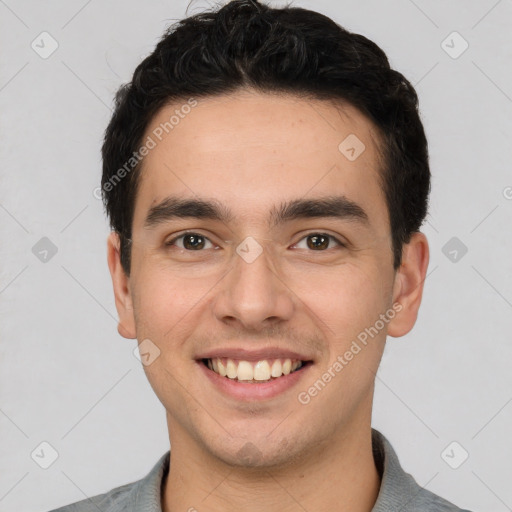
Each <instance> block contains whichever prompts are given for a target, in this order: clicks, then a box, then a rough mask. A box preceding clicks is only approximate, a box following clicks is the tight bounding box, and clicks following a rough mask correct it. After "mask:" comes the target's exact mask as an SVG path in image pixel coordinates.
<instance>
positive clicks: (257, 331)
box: [107, 90, 429, 512]
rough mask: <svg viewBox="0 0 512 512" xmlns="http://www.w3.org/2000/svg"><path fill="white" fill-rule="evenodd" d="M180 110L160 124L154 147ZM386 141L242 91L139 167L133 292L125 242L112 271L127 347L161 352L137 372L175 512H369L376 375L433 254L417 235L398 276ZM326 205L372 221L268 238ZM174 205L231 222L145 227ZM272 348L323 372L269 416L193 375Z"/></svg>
mask: <svg viewBox="0 0 512 512" xmlns="http://www.w3.org/2000/svg"><path fill="white" fill-rule="evenodd" d="M183 103H185V102H183ZM180 105H181V104H177V103H175V104H172V105H169V106H166V107H164V108H163V109H162V110H161V111H160V112H158V113H157V115H156V116H155V118H154V119H153V120H152V123H151V125H150V126H149V128H148V130H147V134H146V135H148V134H151V133H152V130H154V128H155V127H157V126H158V125H159V124H160V123H162V122H165V121H167V120H168V119H169V117H170V116H171V115H172V113H173V112H174V110H175V109H176V108H179V107H180ZM349 134H356V135H357V137H358V138H359V139H360V140H361V141H362V142H363V143H364V145H365V147H366V149H365V150H364V152H363V153H362V154H361V155H360V156H359V157H358V158H357V159H356V160H354V161H350V160H349V159H347V158H346V157H345V156H344V155H343V154H342V153H341V152H340V151H339V149H338V146H339V144H340V143H341V142H342V141H343V140H344V139H345V138H346V137H347V136H348V135H349ZM378 140H379V139H378V134H377V130H376V129H375V127H374V126H373V125H372V123H371V122H370V121H369V120H368V119H367V118H366V117H365V116H364V115H363V114H362V113H360V112H359V111H358V110H357V109H355V108H354V107H352V106H350V105H346V104H345V105H340V104H334V103H333V102H330V101H320V100H306V99H301V98H298V97H294V96H291V95H271V94H263V93H259V92H255V91H250V90H244V91H239V92H237V93H235V94H230V95H225V96H220V97H215V98H206V99H201V100H198V105H197V106H196V107H195V108H194V109H193V110H192V111H191V112H190V113H189V114H188V115H187V116H186V117H185V118H184V119H181V120H180V123H179V125H177V126H175V127H174V129H173V130H172V132H170V133H169V134H168V135H166V136H165V137H164V138H163V139H162V141H161V142H159V143H158V144H157V146H156V147H155V148H154V149H152V150H151V151H150V152H149V154H148V155H147V156H146V157H145V159H144V162H143V168H142V179H141V181H140V184H139V189H138V193H137V198H136V204H135V212H134V219H133V235H132V239H133V247H132V266H131V272H130V277H127V276H126V275H125V273H124V272H123V270H122V268H121V265H120V259H119V249H118V248H119V240H118V237H117V235H116V234H114V233H112V234H111V235H110V236H109V238H108V241H107V244H108V263H109V268H110V272H111V275H112V280H113V286H114V293H115V300H116V307H117V311H118V314H119V328H118V329H119V333H120V334H121V335H122V336H124V337H126V338H130V339H133V338H137V339H138V341H139V343H140V342H142V341H143V340H145V339H150V340H151V342H152V343H154V344H155V345H156V346H157V347H158V348H159V350H160V355H159V357H158V358H156V359H155V361H154V362H152V363H151V364H150V365H148V366H145V367H144V369H145V372H146V374H147V377H148V379H149V382H150V384H151V386H152V388H153V389H154V391H155V393H156V394H157V396H158V398H159V399H160V401H161V402H162V404H163V405H164V407H165V409H166V411H167V424H168V430H169V438H170V440H171V442H172V450H171V470H170V473H169V476H168V478H167V480H166V482H165V485H164V489H163V493H162V494H163V495H162V509H163V510H164V511H166V512H169V511H172V512H177V511H180V510H183V511H185V510H188V509H190V508H191V507H195V508H196V509H197V510H199V511H201V510H208V511H217V510H218V511H221V510H222V511H235V510H237V511H238V510H241V509H243V510H246V511H250V512H256V511H265V512H269V511H278V510H279V511H280V512H282V511H303V510H304V509H305V510H309V511H313V510H315V511H327V510H329V511H331V510H339V511H348V510H350V511H352V512H358V511H361V512H363V511H370V510H371V509H372V507H373V505H374V503H375V500H376V498H377V495H378V491H379V485H380V478H379V474H378V472H377V469H376V467H375V464H374V460H373V456H372V451H371V410H372V400H373V391H374V380H375V374H376V372H377V369H378V365H379V363H380V359H381V356H382V352H383V350H384V346H385V343H386V336H387V335H390V336H393V337H398V336H403V335H404V334H406V333H407V332H409V331H410V330H411V329H412V327H413V325H414V323H415V321H416V318H417V313H418V308H419V306H420V302H421V296H422V291H423V281H424V279H425V275H426V271H427V266H428V259H429V252H428V243H427V240H426V238H425V236H424V235H423V234H422V233H416V234H414V235H413V236H412V239H411V241H410V243H409V244H407V245H406V246H404V249H403V262H402V265H401V267H400V268H399V269H398V270H397V271H396V272H395V271H394V269H393V266H392V261H393V255H392V249H391V234H390V227H389V217H388V211H387V207H386V203H385V199H384V195H383V191H382V189H381V186H380V181H379V171H380V156H379V155H380V154H379V151H378V146H377V143H378ZM333 194H334V195H344V196H345V197H347V198H348V199H350V200H352V201H355V202H357V203H358V204H359V205H360V206H361V207H362V208H364V210H365V211H366V213H367V215H368V219H369V223H368V224H367V225H365V224H363V223H360V222H356V221H354V220H348V219H335V218H316V219H296V220H292V221H289V222H286V223H283V224H281V225H277V226H274V227H269V225H268V215H269V212H270V210H271V208H272V207H273V206H275V205H277V206H279V205H280V204H281V203H282V202H283V201H288V200H294V199H301V198H305V199H319V198H322V197H326V196H331V195H333ZM168 195H177V196H180V197H182V198H196V199H197V198H205V199H217V200H218V201H220V202H221V203H222V205H224V206H226V207H229V208H230V209H231V210H232V212H233V219H232V220H231V221H229V222H227V223H223V222H220V221H212V220H204V219H199V220H198V219H194V218H191V219H179V220H174V221H169V222H167V223H165V224H162V225H158V226H156V227H154V228H152V229H146V228H145V227H144V219H145V217H146V214H147V212H148V210H149V208H150V207H151V206H154V205H155V204H157V203H158V202H159V201H161V200H162V199H164V198H165V197H167V196H168ZM184 230H191V231H193V232H194V233H198V234H201V235H203V236H205V237H207V239H208V241H207V242H205V244H206V245H205V246H204V248H202V249H200V250H199V251H198V250H190V249H188V250H187V249H184V248H183V247H184V246H183V242H184V240H183V239H180V240H178V241H177V242H175V245H174V246H172V245H171V246H165V243H166V242H168V241H170V240H172V239H173V238H175V237H176V236H179V235H180V234H183V231H184ZM319 233H325V234H328V235H332V236H333V237H335V239H338V240H340V241H341V242H342V243H344V244H345V245H346V246H345V247H342V246H340V245H338V244H337V243H336V241H335V239H331V242H330V243H329V246H328V247H327V248H320V249H318V248H315V247H313V248H311V247H310V246H308V243H307V242H308V237H307V236H308V235H314V234H319ZM248 236H251V237H253V238H254V239H255V240H256V241H257V242H258V243H259V244H260V245H261V247H262V249H263V252H262V253H261V255H260V256H259V257H258V258H256V259H255V260H254V261H253V262H252V263H247V262H246V261H244V259H242V258H241V257H240V256H239V255H238V254H237V252H236V247H237V246H238V245H239V244H240V243H241V242H242V241H243V240H244V239H245V238H246V237H248ZM189 247H190V246H189ZM393 304H395V305H396V304H399V305H400V307H401V310H400V312H399V313H397V314H396V315H394V318H393V319H392V320H389V321H388V322H386V323H385V327H384V328H383V329H381V330H380V331H379V333H378V335H376V336H374V337H373V338H371V339H370V341H369V342H368V344H367V345H366V346H365V347H364V348H363V349H362V350H361V351H360V352H359V353H358V354H357V355H355V356H354V357H353V359H352V360H351V361H349V362H348V364H347V365H346V366H344V368H343V369H342V371H339V372H337V373H336V376H335V377H334V378H332V379H331V381H330V382H329V383H328V384H327V385H326V386H325V387H324V388H323V389H322V390H321V392H319V393H318V394H317V395H316V396H314V397H313V398H311V400H310V402H309V403H307V404H302V403H300V402H299V400H298V399H297V396H298V393H299V392H301V391H305V390H306V391H307V390H308V388H309V387H310V386H311V385H312V384H313V383H314V382H315V381H317V379H319V378H321V376H322V375H323V374H324V373H325V372H326V371H327V370H328V368H330V367H331V368H332V365H333V363H334V361H336V359H337V357H338V356H340V355H343V354H345V352H346V351H347V350H348V349H349V348H350V346H351V344H352V342H353V341H354V340H356V339H357V336H358V334H359V333H361V332H362V331H364V329H365V328H368V327H370V326H373V325H374V324H375V322H376V320H378V319H379V315H381V314H385V312H386V311H387V310H389V309H390V308H392V305H393ZM271 346H272V347H279V348H285V349H291V350H296V351H299V352H300V353H302V354H305V355H307V356H308V357H309V358H310V359H312V360H313V365H312V366H310V367H309V368H308V372H307V374H304V376H303V377H301V378H300V379H299V380H298V382H297V383H296V384H295V385H294V386H293V387H291V388H290V389H287V390H285V391H284V392H283V393H281V394H280V395H278V396H276V397H274V398H271V399H267V400H263V401H252V402H251V401H243V400H235V399H233V398H231V397H228V396H226V395H224V394H222V393H221V392H220V391H219V390H218V389H216V388H215V386H213V385H212V384H211V383H210V381H209V379H208V378H206V377H205V376H204V372H203V371H202V370H201V369H200V367H199V365H198V363H197V362H196V361H195V358H196V357H197V356H198V354H200V353H201V352H204V351H206V350H209V349H212V348H215V347H229V348H232V347H245V348H248V349H251V350H252V349H258V348H264V347H271ZM248 454H249V456H248ZM251 454H252V455H251Z"/></svg>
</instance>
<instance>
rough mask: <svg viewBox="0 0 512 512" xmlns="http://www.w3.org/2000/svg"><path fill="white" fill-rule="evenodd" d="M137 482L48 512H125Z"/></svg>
mask: <svg viewBox="0 0 512 512" xmlns="http://www.w3.org/2000/svg"><path fill="white" fill-rule="evenodd" d="M138 483H139V482H133V483H130V484H125V485H121V486H120V487H116V488H115V489H112V490H110V491H108V492H106V493H104V494H98V495H97V496H93V497H91V498H86V499H84V500H81V501H77V502H76V503H71V504H70V505H66V506H64V507H60V508H57V509H55V510H51V511H50V512H97V511H98V510H101V511H102V512H117V511H121V510H125V507H126V506H127V505H128V503H127V500H128V497H129V496H130V494H131V490H132V488H133V487H134V486H136V485H137V484H138Z"/></svg>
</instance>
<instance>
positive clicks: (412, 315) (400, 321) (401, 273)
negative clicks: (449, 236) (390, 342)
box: [388, 232, 429, 338]
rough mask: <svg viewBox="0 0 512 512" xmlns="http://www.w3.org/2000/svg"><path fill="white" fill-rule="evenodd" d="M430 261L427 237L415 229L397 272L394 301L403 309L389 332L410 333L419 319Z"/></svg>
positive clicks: (392, 321)
mask: <svg viewBox="0 0 512 512" xmlns="http://www.w3.org/2000/svg"><path fill="white" fill-rule="evenodd" d="M428 262H429V247H428V241H427V237H426V236H425V235H424V234H423V233H420V232H417V233H413V235H412V236H411V240H410V241H409V243H408V244H405V245H404V247H403V250H402V264H401V265H400V268H399V269H398V270H397V272H396V276H395V283H394V288H393V304H397V305H398V304H399V305H400V307H401V309H400V311H399V312H398V314H397V315H396V316H395V317H394V318H393V319H392V320H391V321H390V322H389V324H388V334H389V336H393V337H395V338H398V337H400V336H404V335H405V334H407V333H408V332H409V331H410V330H411V329H412V328H413V327H414V324H415V323H416V319H417V317H418V310H419V308H420V304H421V298H422V295H423V285H424V282H425V277H426V274H427V268H428Z"/></svg>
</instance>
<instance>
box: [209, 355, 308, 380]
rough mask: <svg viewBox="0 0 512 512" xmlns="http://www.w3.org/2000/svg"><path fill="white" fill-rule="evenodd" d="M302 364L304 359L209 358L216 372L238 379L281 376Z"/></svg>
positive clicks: (265, 378) (212, 368)
mask: <svg viewBox="0 0 512 512" xmlns="http://www.w3.org/2000/svg"><path fill="white" fill-rule="evenodd" d="M301 366H302V361H298V360H294V361H292V360H291V359H283V360H280V359H275V360H273V361H271V360H267V359H263V360H262V361H257V362H249V361H234V360H233V359H229V358H228V359H226V358H215V359H208V368H210V370H213V371H214V372H215V373H218V374H219V375H222V376H223V377H228V378H229V379H238V380H258V381H262V380H269V379H270V378H271V377H274V378H276V377H281V376H282V375H288V374H289V373H290V372H293V371H294V370H297V369H298V368H300V367H301Z"/></svg>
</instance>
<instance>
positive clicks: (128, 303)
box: [107, 231, 137, 339]
mask: <svg viewBox="0 0 512 512" xmlns="http://www.w3.org/2000/svg"><path fill="white" fill-rule="evenodd" d="M119 247H120V239H119V235H118V234H117V233H116V232H114V231H113V232H112V233H110V235H109V236H108V238H107V260H108V268H109V270H110V276H111V277H112V285H113V286H114V296H115V300H116V309H117V314H118V315H119V323H118V326H117V330H118V332H119V334H120V335H121V336H123V338H128V339H135V338H136V337H137V333H136V329H135V317H134V314H133V303H132V296H131V291H130V286H129V285H130V278H129V277H128V276H127V275H126V274H125V271H124V269H123V267H122V265H121V253H120V251H119Z"/></svg>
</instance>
